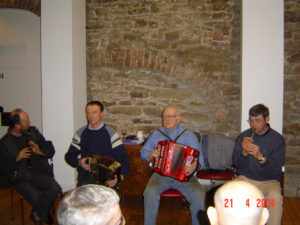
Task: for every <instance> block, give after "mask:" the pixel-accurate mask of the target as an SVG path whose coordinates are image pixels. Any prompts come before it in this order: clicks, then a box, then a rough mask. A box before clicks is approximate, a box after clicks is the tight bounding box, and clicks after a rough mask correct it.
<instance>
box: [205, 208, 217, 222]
mask: <svg viewBox="0 0 300 225" xmlns="http://www.w3.org/2000/svg"><path fill="white" fill-rule="evenodd" d="M207 216H208V218H209V221H210V224H211V225H218V215H217V210H216V208H214V207H212V206H209V207H208V209H207Z"/></svg>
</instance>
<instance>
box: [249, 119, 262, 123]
mask: <svg viewBox="0 0 300 225" xmlns="http://www.w3.org/2000/svg"><path fill="white" fill-rule="evenodd" d="M261 121H262V119H254V120H251V119H248V120H247V122H248V123H260V122H261Z"/></svg>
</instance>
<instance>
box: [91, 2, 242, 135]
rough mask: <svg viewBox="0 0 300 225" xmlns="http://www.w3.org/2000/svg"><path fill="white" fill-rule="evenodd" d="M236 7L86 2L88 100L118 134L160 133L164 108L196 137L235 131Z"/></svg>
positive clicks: (237, 87)
mask: <svg viewBox="0 0 300 225" xmlns="http://www.w3.org/2000/svg"><path fill="white" fill-rule="evenodd" d="M239 2H240V1H238V0H228V1H224V0H214V1H211V0H203V1H191V0H179V1H135V0H126V1H125V0H124V1H122V0H118V1H92V0H91V1H87V22H86V23H87V24H86V25H87V57H88V59H87V75H88V86H87V87H88V93H87V94H88V100H95V99H99V100H101V101H103V102H104V103H105V106H106V116H105V120H106V122H107V123H109V124H111V125H112V126H113V127H115V128H116V129H117V130H118V131H119V132H120V129H121V128H122V127H128V132H129V133H135V132H136V130H143V131H144V133H145V134H146V135H148V134H150V132H151V131H152V130H153V129H154V128H157V127H159V126H160V125H161V122H160V118H159V116H160V113H161V110H162V109H163V107H164V106H166V105H167V104H169V103H171V104H175V105H178V106H179V107H180V108H181V109H182V111H183V124H184V125H185V126H187V127H188V128H190V129H193V130H195V131H199V132H201V133H211V132H223V133H227V134H228V135H230V136H232V137H234V138H235V137H236V135H237V134H238V133H239V130H240V123H239V120H237V119H236V118H239V117H240V83H239V81H240V3H239Z"/></svg>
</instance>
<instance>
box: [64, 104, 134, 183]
mask: <svg viewBox="0 0 300 225" xmlns="http://www.w3.org/2000/svg"><path fill="white" fill-rule="evenodd" d="M103 116H104V106H103V104H102V103H101V102H99V101H91V102H89V103H88V104H87V105H86V117H87V120H88V125H86V126H84V127H82V128H80V129H79V130H77V131H76V133H75V134H74V137H73V140H72V143H71V145H70V147H69V150H68V152H67V153H66V155H65V160H66V162H67V163H68V164H69V165H70V166H72V167H77V172H78V177H77V186H82V185H85V184H93V183H99V182H98V181H99V179H98V178H99V177H97V176H95V175H94V176H93V173H92V172H95V169H94V168H95V167H94V166H91V165H90V161H99V160H101V159H104V161H103V162H102V163H101V164H106V162H109V161H112V162H114V161H115V163H114V164H111V165H112V166H111V167H112V168H115V166H113V165H115V164H119V165H120V170H119V175H118V174H114V175H113V177H111V178H109V179H108V180H106V179H104V180H105V181H104V185H106V186H108V187H115V186H116V184H117V182H118V180H120V179H121V180H123V179H124V178H125V177H126V175H127V174H128V172H129V157H128V154H127V152H126V150H125V148H124V146H123V144H122V141H121V138H120V137H119V135H118V134H117V133H116V132H115V131H114V130H113V129H112V128H111V127H110V126H108V125H106V124H105V123H103V122H102V119H103ZM99 162H100V161H99ZM117 167H118V166H117ZM108 169H111V168H108ZM99 176H107V175H106V174H104V175H103V174H102V173H101V172H100V173H99ZM95 177H96V179H94V178H95ZM100 178H101V177H100ZM100 180H103V179H100ZM99 184H101V183H99Z"/></svg>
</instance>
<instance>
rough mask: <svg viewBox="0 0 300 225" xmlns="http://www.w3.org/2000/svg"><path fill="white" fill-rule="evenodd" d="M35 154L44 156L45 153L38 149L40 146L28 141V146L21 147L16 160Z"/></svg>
mask: <svg viewBox="0 0 300 225" xmlns="http://www.w3.org/2000/svg"><path fill="white" fill-rule="evenodd" d="M32 153H34V154H37V155H42V156H44V155H45V154H44V153H43V152H42V151H41V150H40V147H39V146H38V145H37V144H36V143H35V142H34V141H29V142H28V147H26V148H23V149H22V150H21V151H20V152H19V153H18V154H17V156H16V161H17V162H20V161H21V160H22V159H24V158H30V156H31V154H32Z"/></svg>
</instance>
